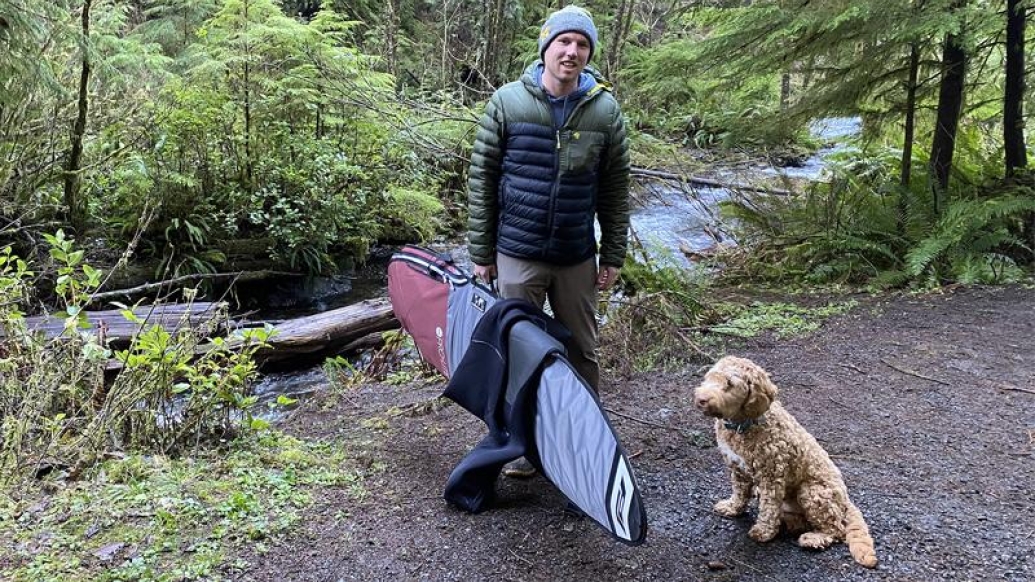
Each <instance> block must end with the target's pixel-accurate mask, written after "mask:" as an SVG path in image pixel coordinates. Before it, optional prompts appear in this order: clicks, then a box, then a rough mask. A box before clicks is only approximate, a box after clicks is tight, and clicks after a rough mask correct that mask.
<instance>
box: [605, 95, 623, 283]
mask: <svg viewBox="0 0 1035 582" xmlns="http://www.w3.org/2000/svg"><path fill="white" fill-rule="evenodd" d="M609 142H610V143H609V147H608V150H607V152H606V153H605V154H604V155H605V157H604V159H603V164H602V167H601V172H600V186H599V190H598V192H597V220H598V221H599V222H600V264H601V265H610V266H613V267H618V268H621V267H622V265H623V264H624V263H625V254H626V250H627V248H628V239H629V140H628V138H627V136H626V133H625V122H624V121H623V120H622V112H621V110H620V109H619V108H618V106H617V103H616V104H615V108H614V112H613V117H612V119H611V128H610V140H609Z"/></svg>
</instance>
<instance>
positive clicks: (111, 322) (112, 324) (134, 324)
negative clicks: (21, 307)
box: [0, 301, 226, 347]
mask: <svg viewBox="0 0 1035 582" xmlns="http://www.w3.org/2000/svg"><path fill="white" fill-rule="evenodd" d="M132 311H133V316H134V319H135V320H136V321H133V320H131V319H127V318H126V316H125V315H123V310H121V309H109V310H105V311H86V312H84V313H85V314H86V321H87V325H86V327H83V328H79V331H87V332H95V333H97V334H98V335H99V336H100V339H101V343H103V344H107V345H112V346H114V347H125V346H126V345H128V344H129V342H130V341H131V340H132V339H133V337H134V336H136V334H138V333H140V330H141V329H143V328H149V327H151V326H154V325H159V326H161V327H162V328H164V329H165V330H166V331H169V332H170V333H172V332H173V331H175V330H177V329H183V328H190V329H205V330H207V333H206V335H207V334H211V333H216V332H217V331H219V328H220V327H221V324H222V323H223V321H222V320H224V319H225V318H226V303H225V302H201V301H199V302H195V303H169V304H162V305H146V306H139V307H135V308H133V310H132ZM65 322H66V320H65V319H63V318H59V317H57V316H55V315H52V314H46V315H37V316H33V317H26V318H25V327H26V328H27V329H28V330H29V331H31V332H34V333H42V334H44V337H46V338H47V339H53V338H56V337H58V336H60V335H61V334H62V333H64V331H65ZM205 326H208V327H205ZM4 333H5V332H4V330H3V329H2V328H0V337H4Z"/></svg>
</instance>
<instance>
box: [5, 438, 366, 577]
mask: <svg viewBox="0 0 1035 582" xmlns="http://www.w3.org/2000/svg"><path fill="white" fill-rule="evenodd" d="M377 470H379V468H378V467H376V466H371V467H369V468H367V469H365V471H367V472H369V471H377ZM364 475H365V473H364V472H362V471H358V470H356V469H352V468H349V467H348V466H347V465H346V463H345V458H344V454H343V452H342V451H341V450H340V449H337V448H335V447H332V446H330V445H315V444H311V443H306V442H302V441H299V440H296V439H294V438H291V437H287V436H284V435H283V434H279V433H277V432H273V431H269V432H264V433H262V434H261V435H258V434H257V435H254V436H253V437H249V438H243V439H238V440H236V441H234V442H233V443H232V444H231V445H229V446H228V447H226V448H222V449H216V448H211V449H199V450H197V451H194V452H193V453H192V455H191V456H190V457H189V458H186V457H185V458H173V457H167V456H164V455H149V454H140V453H133V454H117V455H109V458H107V459H105V460H104V461H102V462H100V463H98V464H96V465H95V466H93V467H92V468H90V469H89V470H88V471H87V472H86V473H85V474H84V478H83V479H81V480H79V481H76V482H70V483H65V484H61V485H58V486H57V489H56V491H54V492H53V494H51V495H49V496H47V497H45V498H44V499H43V500H42V501H39V500H37V499H35V498H33V497H26V498H24V499H22V498H19V497H17V496H12V495H4V496H2V497H0V539H3V540H5V541H4V542H3V544H0V552H2V554H0V562H3V563H4V564H5V570H4V574H5V579H8V580H12V581H15V582H20V581H25V582H29V581H32V582H38V581H62V582H64V581H115V580H125V581H129V580H133V581H143V580H156V581H157V580H219V579H222V578H223V577H224V576H226V577H229V574H232V573H233V571H235V570H236V569H239V568H240V567H241V566H242V564H239V563H237V561H236V560H235V559H234V555H235V554H236V553H237V552H238V548H239V546H240V545H242V544H249V545H252V546H254V548H255V550H256V551H257V552H258V553H263V552H264V551H265V550H266V548H267V544H268V543H269V542H270V541H272V540H274V539H276V537H277V536H278V535H280V534H281V533H283V532H285V531H286V530H287V529H289V528H290V527H291V526H292V525H293V524H295V523H296V522H297V521H298V519H299V517H300V511H301V510H302V509H303V508H304V507H306V506H307V505H309V504H311V503H312V502H313V499H312V496H311V493H310V492H309V490H310V489H313V488H314V487H320V486H333V487H335V488H336V489H338V490H342V491H343V492H344V493H345V494H346V495H349V496H352V497H356V498H361V497H362V496H364V495H365V489H364V488H363V479H364Z"/></svg>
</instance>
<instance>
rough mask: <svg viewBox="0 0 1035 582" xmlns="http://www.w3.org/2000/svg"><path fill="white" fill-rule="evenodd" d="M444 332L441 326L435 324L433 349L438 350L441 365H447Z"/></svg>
mask: <svg viewBox="0 0 1035 582" xmlns="http://www.w3.org/2000/svg"><path fill="white" fill-rule="evenodd" d="M445 335H446V334H445V332H443V331H442V328H441V327H438V326H437V325H436V326H435V349H436V350H437V351H438V359H439V360H441V361H442V364H443V366H448V365H449V362H448V361H447V360H446V342H445Z"/></svg>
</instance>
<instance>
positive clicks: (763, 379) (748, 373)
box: [742, 367, 777, 417]
mask: <svg viewBox="0 0 1035 582" xmlns="http://www.w3.org/2000/svg"><path fill="white" fill-rule="evenodd" d="M744 372H745V373H744V374H743V376H742V379H743V381H744V382H745V383H746V384H747V386H748V398H747V400H746V401H745V402H744V412H745V413H746V414H747V415H748V416H751V417H759V416H762V415H763V414H765V412H766V411H767V410H769V406H770V405H771V404H772V403H773V400H776V392H777V390H776V385H775V384H773V383H772V381H771V380H770V379H769V374H767V373H766V371H765V370H763V369H761V368H757V367H756V368H752V369H749V370H745V371H744Z"/></svg>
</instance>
